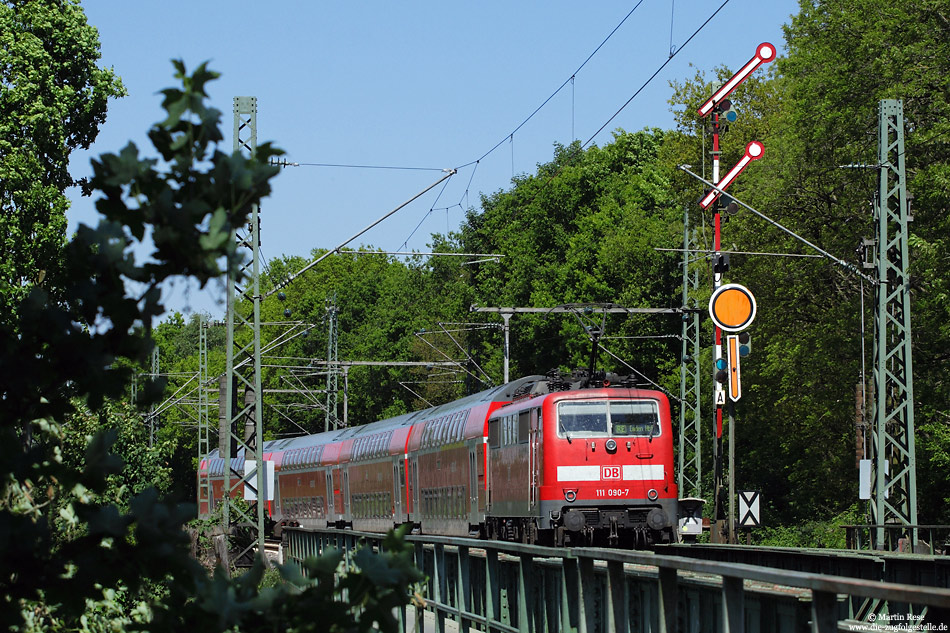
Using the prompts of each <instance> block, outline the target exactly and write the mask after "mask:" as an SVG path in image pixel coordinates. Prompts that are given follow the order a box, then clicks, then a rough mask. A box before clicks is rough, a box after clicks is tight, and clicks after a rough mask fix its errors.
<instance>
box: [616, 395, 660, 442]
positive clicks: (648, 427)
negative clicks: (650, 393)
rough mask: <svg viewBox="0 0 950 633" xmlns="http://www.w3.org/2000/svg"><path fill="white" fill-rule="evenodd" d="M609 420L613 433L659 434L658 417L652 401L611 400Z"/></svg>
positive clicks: (654, 435)
mask: <svg viewBox="0 0 950 633" xmlns="http://www.w3.org/2000/svg"><path fill="white" fill-rule="evenodd" d="M610 422H611V424H613V430H614V432H613V434H614V435H646V436H653V437H656V436H657V435H659V434H660V419H659V417H658V416H657V411H656V404H655V403H654V402H652V401H640V402H611V403H610Z"/></svg>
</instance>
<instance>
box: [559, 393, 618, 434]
mask: <svg viewBox="0 0 950 633" xmlns="http://www.w3.org/2000/svg"><path fill="white" fill-rule="evenodd" d="M557 413H558V429H559V430H560V431H561V434H562V435H565V434H569V435H607V428H608V427H607V403H606V402H605V401H604V402H577V401H571V402H562V403H560V404H559V405H558V407H557Z"/></svg>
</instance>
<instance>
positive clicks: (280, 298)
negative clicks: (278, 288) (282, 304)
mask: <svg viewBox="0 0 950 633" xmlns="http://www.w3.org/2000/svg"><path fill="white" fill-rule="evenodd" d="M277 299H278V300H280V301H286V300H287V295H285V294H284V293H282V292H278V293H277Z"/></svg>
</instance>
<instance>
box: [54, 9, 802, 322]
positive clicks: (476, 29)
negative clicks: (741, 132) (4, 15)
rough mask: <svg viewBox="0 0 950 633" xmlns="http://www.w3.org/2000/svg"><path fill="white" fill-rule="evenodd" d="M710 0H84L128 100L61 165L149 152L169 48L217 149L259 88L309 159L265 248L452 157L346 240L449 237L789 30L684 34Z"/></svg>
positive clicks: (315, 237)
mask: <svg viewBox="0 0 950 633" xmlns="http://www.w3.org/2000/svg"><path fill="white" fill-rule="evenodd" d="M721 4H722V0H713V1H701V0H643V1H642V2H640V3H639V6H638V2H637V1H636V0H628V1H627V2H608V1H595V2H577V1H576V0H575V1H574V2H569V1H563V0H549V1H546V2H539V1H534V2H529V1H521V2H512V1H508V2H501V1H497V0H487V1H482V2H455V3H452V2H439V3H436V2H429V1H416V2H377V1H367V2H301V1H295V0H287V1H285V2H279V3H261V2H246V1H244V0H228V1H225V0H204V1H202V0H199V1H194V0H192V1H189V2H184V1H181V0H164V1H162V2H158V1H155V0H138V1H136V2H128V3H124V2H123V3H119V2H113V1H109V0H87V1H85V2H83V7H84V8H85V11H86V14H87V16H88V19H89V22H90V23H91V24H93V25H95V26H96V27H97V28H98V29H99V34H100V39H101V43H102V56H103V58H102V61H101V63H102V64H103V65H105V66H112V67H114V69H115V71H116V72H117V73H118V74H119V75H120V76H121V77H122V79H123V82H124V83H125V86H126V88H127V90H128V92H129V96H127V97H125V98H123V99H120V100H117V101H115V102H113V103H112V104H111V105H110V107H109V115H108V119H107V121H106V123H105V125H104V126H103V128H102V130H101V133H100V135H99V139H98V140H97V142H96V144H95V145H94V146H93V147H92V148H91V150H90V151H89V152H77V153H75V154H74V155H73V160H72V163H71V170H72V172H73V175H74V176H75V177H81V176H85V175H88V174H89V172H90V168H89V158H90V156H98V155H99V154H101V153H104V152H115V151H118V150H119V149H121V148H122V147H123V146H124V145H125V144H126V143H128V141H129V140H132V141H134V142H135V143H136V144H137V145H138V146H139V148H140V151H142V153H143V154H146V155H150V156H151V155H154V152H152V151H151V146H150V144H149V142H148V140H147V137H146V135H145V133H146V131H147V129H148V127H149V126H150V125H151V124H152V123H154V122H155V121H156V120H158V119H160V118H161V115H162V112H161V110H160V102H161V98H160V95H158V91H159V90H161V89H162V88H165V87H167V86H170V85H173V83H174V80H173V78H172V72H173V69H172V66H171V63H170V60H171V59H173V58H180V59H183V60H184V61H185V63H186V64H187V66H188V67H189V68H193V67H194V66H196V65H197V64H199V63H201V62H203V61H209V62H210V64H209V65H210V67H211V68H212V69H213V70H216V71H218V72H221V73H222V77H221V79H219V80H218V81H215V82H213V83H212V84H211V85H210V93H211V98H212V103H213V105H215V106H216V107H217V108H218V109H220V110H221V111H222V113H223V117H222V124H223V128H224V130H225V132H226V135H227V140H226V142H225V147H224V148H223V149H226V150H230V148H231V143H232V140H231V138H230V130H231V125H232V116H233V115H232V99H233V97H235V96H244V95H250V96H256V97H257V99H258V140H259V141H260V142H263V141H268V140H270V141H273V142H275V144H276V145H278V146H280V147H282V148H283V149H284V150H285V151H286V152H287V155H286V159H287V160H288V161H293V162H298V163H301V166H300V167H291V168H287V169H284V170H282V172H281V174H280V175H279V176H278V177H277V179H276V181H275V182H274V193H273V195H272V196H271V198H270V199H268V200H267V201H266V203H265V204H263V205H262V208H261V213H262V216H261V217H262V229H261V235H262V253H263V255H264V257H265V259H273V258H277V257H279V256H281V255H299V256H302V257H309V256H310V252H311V250H312V249H314V248H332V247H335V246H337V245H338V244H339V243H341V242H342V241H343V240H345V239H347V238H348V237H350V236H352V235H353V234H355V233H356V232H358V231H359V230H361V229H362V228H363V227H365V226H367V225H369V224H370V223H371V222H373V221H375V220H376V219H377V218H379V217H380V216H382V215H384V214H385V213H387V212H388V211H390V210H391V209H393V208H395V207H396V206H397V205H399V204H401V203H402V202H404V201H405V200H407V199H408V198H410V197H411V196H413V195H415V194H416V193H418V192H419V191H420V190H422V189H423V188H425V187H427V186H428V185H430V184H431V183H433V182H434V181H436V180H437V179H438V178H440V177H441V175H442V174H441V172H440V171H438V170H439V169H443V168H458V167H461V168H460V169H459V172H458V174H457V175H456V176H454V177H452V178H451V179H450V180H449V181H448V184H447V185H446V186H445V187H444V189H443V188H442V187H441V186H440V187H437V188H435V189H433V191H431V192H430V193H429V194H427V195H425V196H423V197H422V198H420V199H419V200H417V201H416V202H414V203H413V204H411V205H409V206H407V207H406V208H405V209H403V210H401V211H400V212H399V213H397V214H396V215H394V216H393V217H392V218H390V219H388V220H386V221H385V222H383V223H382V224H380V225H379V226H378V227H376V228H375V229H373V230H372V231H371V232H369V233H367V234H366V235H364V236H362V237H361V238H360V239H359V240H357V242H355V243H353V244H352V245H351V246H354V247H355V246H358V245H360V244H365V245H372V246H374V247H378V248H381V249H383V250H389V251H396V250H417V251H427V250H428V246H427V244H428V243H429V241H430V235H431V234H432V233H445V232H446V231H447V230H455V229H456V228H457V227H458V225H459V223H460V222H461V220H462V219H463V217H464V209H466V208H468V207H469V206H476V207H477V206H478V202H479V196H480V195H481V194H483V193H492V192H495V191H498V190H502V189H507V188H508V187H509V186H510V182H511V178H512V175H516V174H522V173H533V172H534V170H535V169H536V166H537V164H538V163H544V162H547V161H549V160H551V158H552V155H553V147H554V144H555V143H562V144H568V143H570V142H571V141H572V140H574V139H578V140H580V141H581V142H582V143H587V142H588V141H590V142H591V143H593V144H598V145H603V144H605V143H607V142H609V141H610V139H611V132H612V131H613V130H615V129H617V128H623V129H625V130H628V131H635V130H639V129H642V128H644V127H653V126H657V127H661V128H671V127H672V125H673V119H672V114H671V113H670V111H669V106H668V104H667V99H668V98H669V96H670V93H671V90H670V87H669V82H670V81H675V80H683V79H686V78H689V77H692V76H693V75H694V74H695V72H696V70H697V69H698V70H704V71H708V70H710V69H712V68H714V67H716V66H720V65H724V66H727V67H729V68H731V69H738V68H739V67H740V66H741V65H742V64H744V63H745V62H746V61H747V60H748V59H749V58H750V57H752V55H753V54H754V53H755V47H756V46H757V45H758V44H759V43H761V42H763V41H769V42H772V43H773V44H775V45H776V46H777V47H778V48H779V51H780V54H781V52H782V51H783V50H784V41H783V38H782V28H781V27H782V25H783V24H784V23H786V22H788V20H789V16H790V15H791V14H792V13H796V12H797V10H798V4H797V1H793V0H729V1H728V2H727V3H726V5H725V7H723V8H722V9H721V10H720V11H719V13H718V14H717V15H716V17H714V18H713V19H712V20H711V21H710V22H709V24H708V25H706V26H705V27H704V28H703V29H702V31H701V32H700V33H699V34H697V35H696V36H695V37H694V38H693V39H692V40H691V41H689V42H688V43H687V39H688V38H690V36H691V35H692V34H693V33H694V32H695V31H696V30H697V29H698V28H699V27H700V26H701V25H702V24H703V23H704V22H705V21H706V20H707V19H708V18H709V16H710V15H712V14H713V12H715V11H716V9H717V8H719V7H720V5H721ZM634 7H636V9H635V10H634ZM631 10H633V13H632V14H630V12H631ZM628 14H630V16H629V17H627V19H626V20H625V21H623V20H624V17H625V16H627V15H628ZM621 21H623V23H622V24H621ZM618 25H620V26H619V28H617V30H616V32H614V33H613V35H612V36H611V37H610V39H609V40H608V41H607V42H606V43H605V44H604V45H603V47H602V48H600V50H599V51H598V52H597V53H596V55H594V56H593V57H592V58H591V59H590V60H589V61H588V62H587V63H586V65H584V67H583V68H582V69H581V70H580V71H579V72H577V73H576V75H575V71H577V69H578V67H579V66H581V64H582V63H583V62H584V60H585V59H587V58H588V56H590V55H591V53H592V52H594V50H595V49H596V48H597V47H598V46H599V45H600V44H601V43H602V42H604V40H605V38H607V36H608V35H609V34H610V33H611V31H613V30H614V29H615V28H616V27H618ZM671 50H676V51H677V53H676V55H675V56H674V57H673V58H672V60H669V62H668V63H667V64H666V66H665V68H663V70H662V71H661V72H660V73H659V74H658V75H657V76H656V77H655V78H654V79H653V80H652V81H651V82H650V83H649V84H648V85H647V86H646V87H645V88H643V90H642V91H641V92H640V94H639V95H638V96H637V97H636V98H635V99H634V100H633V101H632V102H631V103H630V104H629V105H628V106H627V107H626V108H625V109H623V111H622V112H620V113H619V114H618V115H617V116H616V118H614V119H613V120H612V121H610V123H609V124H608V125H607V126H606V127H605V128H604V129H603V131H601V132H600V133H599V134H597V130H598V129H600V128H601V127H602V126H603V125H604V124H605V123H607V122H608V120H610V118H611V116H613V115H614V114H615V113H616V112H617V111H618V109H620V108H621V106H622V105H623V104H624V103H625V102H626V101H627V100H628V99H630V97H631V96H632V95H633V94H634V93H635V92H637V91H638V90H639V89H640V88H641V86H643V85H644V83H646V82H647V80H648V79H649V78H650V76H651V75H652V74H653V73H654V72H656V70H657V69H658V68H659V67H660V66H661V65H663V63H664V62H666V61H667V60H668V59H669V57H670V52H671ZM691 66H692V67H691ZM572 75H573V76H574V80H573V81H572V82H571V81H568V80H569V79H570V78H571V77H572ZM565 81H568V84H567V85H566V86H565V87H564V88H563V89H562V90H561V91H560V92H558V93H557V94H556V95H555V96H554V97H553V98H551V99H550V101H548V103H547V104H546V105H545V106H544V107H543V108H542V109H541V110H540V111H539V112H538V113H537V114H535V115H534V116H533V117H532V118H531V119H530V120H529V121H528V122H527V123H524V125H523V126H521V127H520V128H519V126H520V125H521V124H522V123H523V122H524V121H525V120H526V119H527V118H528V117H529V115H531V113H532V112H534V111H535V110H536V109H537V108H538V107H539V106H540V105H541V104H542V103H543V102H544V101H545V100H546V99H548V97H550V96H551V95H552V93H554V92H555V90H557V88H558V87H559V86H561V85H562V84H564V83H565ZM699 105H700V104H697V107H698V106H699ZM516 128H519V129H517V131H515V129H516ZM512 132H514V133H513V134H512ZM496 145H497V148H496V149H494V151H490V150H492V148H495V146H496ZM479 159H480V160H479ZM475 161H478V162H477V163H475ZM304 163H311V164H343V165H373V166H391V167H424V168H432V169H433V170H432V171H427V170H415V169H414V170H402V169H400V170H395V169H356V168H342V167H323V166H314V165H303V164H304ZM462 166H464V167H462ZM70 197H71V199H72V200H73V206H72V209H71V211H70V213H69V219H70V226H71V228H74V227H75V226H76V224H77V223H78V222H84V223H87V224H90V223H95V222H96V221H97V218H96V214H95V211H94V208H93V202H92V200H90V199H88V198H81V197H80V196H79V194H78V192H75V191H74V192H71V194H70ZM223 295H224V291H223V288H222V287H220V286H209V287H208V288H206V289H204V290H200V291H199V290H196V289H191V290H188V291H186V290H185V288H184V286H182V285H178V286H176V287H174V288H170V289H168V292H167V293H166V305H167V306H168V307H169V308H170V309H172V310H180V311H184V312H188V311H202V312H209V313H211V314H212V315H213V316H216V315H219V314H222V313H223Z"/></svg>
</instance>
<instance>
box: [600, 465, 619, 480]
mask: <svg viewBox="0 0 950 633" xmlns="http://www.w3.org/2000/svg"><path fill="white" fill-rule="evenodd" d="M600 478H601V479H620V478H621V475H620V466H604V467H602V468H601V471H600Z"/></svg>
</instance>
